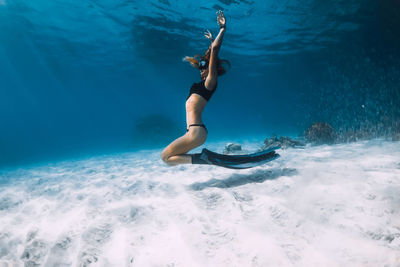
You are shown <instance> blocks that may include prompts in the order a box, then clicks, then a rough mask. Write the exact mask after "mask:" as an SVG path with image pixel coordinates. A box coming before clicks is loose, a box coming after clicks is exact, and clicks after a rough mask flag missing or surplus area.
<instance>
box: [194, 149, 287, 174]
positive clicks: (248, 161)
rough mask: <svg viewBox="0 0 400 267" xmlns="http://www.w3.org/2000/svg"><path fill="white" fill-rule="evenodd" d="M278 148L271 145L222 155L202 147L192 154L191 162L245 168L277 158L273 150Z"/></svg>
mask: <svg viewBox="0 0 400 267" xmlns="http://www.w3.org/2000/svg"><path fill="white" fill-rule="evenodd" d="M278 148H280V147H279V146H277V147H272V148H270V149H266V150H262V151H259V152H255V153H252V154H246V155H224V154H218V153H215V152H212V151H210V150H208V149H206V148H203V150H202V151H201V153H198V154H193V155H192V164H211V165H217V166H220V167H225V168H231V169H247V168H252V167H256V166H260V165H262V164H264V163H267V162H269V161H271V160H274V159H277V158H278V157H279V154H277V153H276V152H275V149H278Z"/></svg>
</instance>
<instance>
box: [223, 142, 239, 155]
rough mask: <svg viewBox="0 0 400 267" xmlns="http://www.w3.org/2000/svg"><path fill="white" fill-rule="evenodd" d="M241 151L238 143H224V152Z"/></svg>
mask: <svg viewBox="0 0 400 267" xmlns="http://www.w3.org/2000/svg"><path fill="white" fill-rule="evenodd" d="M241 151H242V146H241V145H240V144H238V143H227V144H226V145H225V149H224V154H233V153H236V154H237V153H238V152H241Z"/></svg>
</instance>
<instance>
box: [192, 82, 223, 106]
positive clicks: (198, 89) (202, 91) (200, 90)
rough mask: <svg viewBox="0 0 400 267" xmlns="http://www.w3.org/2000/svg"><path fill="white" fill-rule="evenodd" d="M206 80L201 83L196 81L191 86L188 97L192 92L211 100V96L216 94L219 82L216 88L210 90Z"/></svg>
mask: <svg viewBox="0 0 400 267" xmlns="http://www.w3.org/2000/svg"><path fill="white" fill-rule="evenodd" d="M205 82H206V81H205V80H203V81H201V82H199V83H194V84H193V85H192V87H191V88H190V93H189V96H188V97H187V98H189V97H190V96H191V95H192V94H198V95H201V96H202V97H204V99H205V100H207V101H209V100H210V98H211V96H212V95H213V94H214V92H215V90H217V84H215V88H214V90H212V91H211V90H208V89H207V88H206V86H205V84H204V83H205Z"/></svg>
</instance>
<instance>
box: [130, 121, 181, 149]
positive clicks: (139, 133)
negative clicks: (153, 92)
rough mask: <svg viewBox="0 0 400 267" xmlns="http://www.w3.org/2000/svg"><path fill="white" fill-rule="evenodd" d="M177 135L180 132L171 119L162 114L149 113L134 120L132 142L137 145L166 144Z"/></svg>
mask: <svg viewBox="0 0 400 267" xmlns="http://www.w3.org/2000/svg"><path fill="white" fill-rule="evenodd" d="M179 135H182V132H181V131H180V129H179V127H178V126H177V125H176V123H175V122H174V121H173V120H172V119H170V118H168V117H166V116H164V115H162V114H151V115H146V116H143V117H140V118H138V119H137V120H136V123H135V126H134V132H133V142H134V144H135V145H139V146H158V145H168V143H169V142H171V141H173V140H174V139H175V138H177V137H178V136H179Z"/></svg>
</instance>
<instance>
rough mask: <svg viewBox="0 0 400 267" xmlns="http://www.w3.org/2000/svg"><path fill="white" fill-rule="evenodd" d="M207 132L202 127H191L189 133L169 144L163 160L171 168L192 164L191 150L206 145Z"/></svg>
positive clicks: (162, 155) (162, 154)
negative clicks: (189, 153)
mask: <svg viewBox="0 0 400 267" xmlns="http://www.w3.org/2000/svg"><path fill="white" fill-rule="evenodd" d="M206 138H207V131H206V130H205V129H204V128H202V127H190V128H189V131H188V132H187V133H186V134H185V135H184V136H181V137H179V138H178V139H176V140H175V141H173V142H172V143H171V144H169V145H168V146H167V147H166V148H165V149H164V151H163V152H162V153H161V158H162V160H163V161H164V162H165V163H167V164H168V165H170V166H174V165H178V164H191V163H192V157H191V155H188V154H186V153H187V152H189V151H190V150H192V149H194V148H196V147H198V146H201V145H202V144H204V142H205V141H206Z"/></svg>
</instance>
